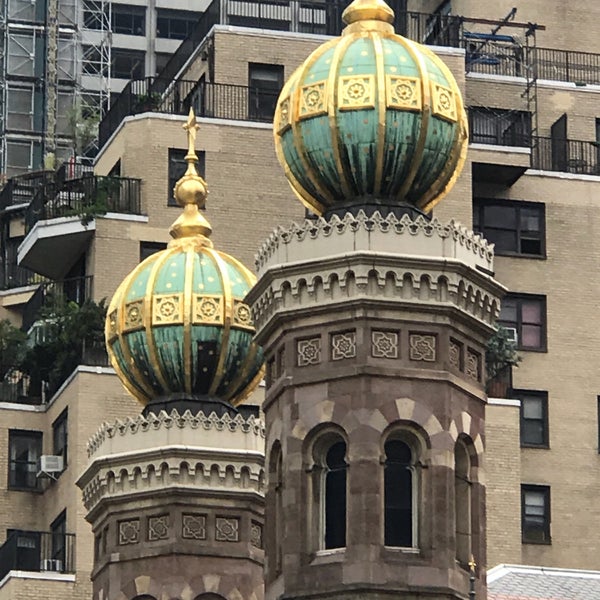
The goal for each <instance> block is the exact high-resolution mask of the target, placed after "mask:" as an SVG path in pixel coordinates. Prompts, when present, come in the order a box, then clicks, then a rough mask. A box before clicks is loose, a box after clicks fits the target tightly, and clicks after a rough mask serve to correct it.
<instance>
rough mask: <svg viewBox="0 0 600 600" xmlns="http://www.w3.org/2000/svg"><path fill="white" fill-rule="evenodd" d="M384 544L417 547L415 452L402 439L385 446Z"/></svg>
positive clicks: (390, 441) (392, 440)
mask: <svg viewBox="0 0 600 600" xmlns="http://www.w3.org/2000/svg"><path fill="white" fill-rule="evenodd" d="M384 452H385V464H384V507H385V514H384V523H385V525H384V527H385V536H384V538H385V545H386V546H401V547H405V548H410V547H413V546H416V545H417V544H416V518H415V516H416V491H417V481H416V468H415V467H416V460H415V459H416V453H415V452H414V451H413V449H412V448H411V446H410V445H409V444H408V443H407V442H405V441H404V440H401V439H390V440H388V441H387V442H386V443H385V446H384Z"/></svg>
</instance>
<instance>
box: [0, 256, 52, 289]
mask: <svg viewBox="0 0 600 600" xmlns="http://www.w3.org/2000/svg"><path fill="white" fill-rule="evenodd" d="M16 262H17V259H16V255H10V256H8V258H7V259H6V264H4V263H3V262H0V290H12V289H15V288H20V287H25V286H28V285H35V284H36V283H42V282H43V281H45V278H44V277H43V276H42V275H40V274H39V273H36V272H35V271H32V270H31V269H26V268H25V267H20V266H18V265H17V264H16Z"/></svg>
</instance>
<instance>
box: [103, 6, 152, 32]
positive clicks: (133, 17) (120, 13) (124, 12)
mask: <svg viewBox="0 0 600 600" xmlns="http://www.w3.org/2000/svg"><path fill="white" fill-rule="evenodd" d="M146 10H147V9H146V7H145V6H138V5H134V4H113V5H112V6H111V26H112V32H113V33H116V34H117V35H135V36H138V37H145V36H146V16H147V15H146ZM140 17H141V27H140V29H141V32H138V31H137V30H136V25H138V23H137V22H136V21H137V20H138V19H140ZM127 20H129V23H128V24H127V25H125V21H127ZM119 21H121V23H119ZM117 28H118V29H117Z"/></svg>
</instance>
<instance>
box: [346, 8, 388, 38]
mask: <svg viewBox="0 0 600 600" xmlns="http://www.w3.org/2000/svg"><path fill="white" fill-rule="evenodd" d="M342 20H343V21H344V23H346V24H347V25H348V27H347V28H346V29H345V30H344V33H346V31H348V32H352V31H357V30H363V29H377V30H379V31H382V32H386V31H387V32H393V31H394V27H393V23H394V11H393V10H392V9H391V8H390V7H389V6H388V5H387V4H386V3H385V2H384V0H354V2H352V4H350V6H349V7H348V8H347V9H346V10H345V11H344V12H343V14H342ZM353 24H356V25H354V26H353Z"/></svg>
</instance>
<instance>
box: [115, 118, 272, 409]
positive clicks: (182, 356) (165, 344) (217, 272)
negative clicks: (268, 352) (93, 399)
mask: <svg viewBox="0 0 600 600" xmlns="http://www.w3.org/2000/svg"><path fill="white" fill-rule="evenodd" d="M186 128H187V129H188V136H189V138H190V140H189V145H190V147H189V150H188V154H187V156H186V161H187V162H188V170H187V172H186V174H185V175H184V177H183V178H182V179H180V180H179V182H178V183H177V185H176V187H175V197H176V198H177V200H178V202H179V203H180V204H181V205H182V206H183V208H184V212H183V214H182V215H181V216H180V217H179V219H178V220H177V221H176V222H175V223H174V224H173V226H172V228H171V235H172V236H173V238H174V239H173V240H172V241H171V242H170V243H169V246H168V247H167V249H166V250H163V251H162V252H157V253H156V254H153V255H151V256H150V257H148V258H147V259H146V260H144V261H143V262H142V263H141V264H139V265H138V266H137V267H136V268H135V269H134V270H133V271H132V272H131V273H130V275H128V276H127V277H126V278H125V280H124V281H123V283H122V284H121V285H120V286H119V288H118V289H117V291H116V293H115V295H114V297H113V299H112V301H111V303H110V306H109V309H108V315H107V320H106V342H107V347H108V352H109V356H110V359H111V362H112V365H113V367H114V368H115V370H116V371H117V374H118V375H119V377H120V378H121V380H122V381H123V384H124V385H125V387H126V388H127V389H128V390H129V391H130V392H131V393H132V394H133V395H134V396H135V397H136V398H137V399H139V400H140V401H141V402H142V403H143V404H144V405H146V404H148V403H153V404H154V403H156V404H162V403H167V404H168V403H169V399H176V400H177V401H178V402H180V401H183V400H185V402H186V403H187V404H186V406H187V407H189V404H190V402H191V403H194V402H196V401H198V402H200V401H214V400H217V401H225V402H227V403H229V404H232V405H234V406H235V405H237V404H239V403H240V402H241V401H242V400H243V399H244V398H245V397H246V396H247V395H248V394H249V393H250V392H251V391H252V390H253V389H254V388H255V387H256V385H257V384H258V383H259V381H260V379H261V377H262V364H263V353H262V349H261V348H260V347H259V346H258V345H257V344H256V343H255V342H254V341H253V336H254V333H255V329H254V325H253V323H252V318H251V314H250V309H249V307H248V305H247V304H245V303H244V297H245V296H246V294H247V292H248V291H249V289H250V288H251V287H252V285H253V284H254V282H255V278H254V275H253V274H252V273H251V272H250V271H249V270H248V269H246V268H245V267H244V266H243V265H242V264H241V263H240V262H238V261H237V260H236V259H234V258H232V257H231V256H229V255H227V254H225V253H223V252H219V251H217V250H215V249H214V248H213V244H212V242H211V241H210V240H209V239H208V236H209V235H210V233H211V228H210V225H209V224H208V222H207V221H206V219H204V217H203V216H202V215H201V214H200V212H199V211H198V208H199V206H200V207H201V208H203V207H204V202H205V198H206V195H207V193H208V191H207V189H206V184H205V182H204V180H203V179H202V178H201V177H199V176H198V174H197V172H196V166H195V165H196V162H197V160H198V159H197V156H196V153H195V150H194V140H195V134H196V128H197V125H196V120H195V117H194V115H193V113H190V119H188V123H187V124H186ZM198 408H200V407H198Z"/></svg>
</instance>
